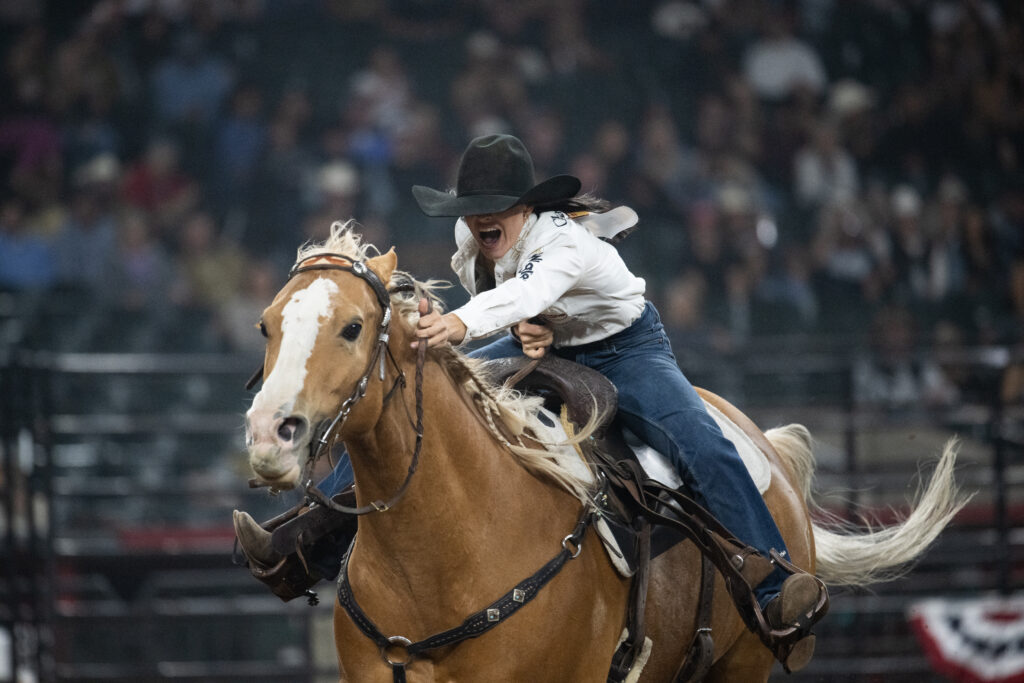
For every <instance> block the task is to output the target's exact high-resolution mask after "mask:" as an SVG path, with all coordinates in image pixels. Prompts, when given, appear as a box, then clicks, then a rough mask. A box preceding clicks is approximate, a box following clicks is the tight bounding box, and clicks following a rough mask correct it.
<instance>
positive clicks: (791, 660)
mask: <svg viewBox="0 0 1024 683" xmlns="http://www.w3.org/2000/svg"><path fill="white" fill-rule="evenodd" d="M772 559H773V560H774V561H775V563H776V564H777V565H778V566H780V567H782V568H783V569H785V570H786V571H789V572H790V576H788V577H787V578H786V580H785V581H783V583H782V588H781V589H780V590H779V594H778V595H777V596H775V597H774V598H772V600H771V602H769V603H768V604H767V605H765V607H764V609H763V610H762V613H763V615H764V619H765V622H766V623H767V625H768V628H769V630H770V631H769V633H768V634H767V635H768V637H769V639H770V641H771V643H772V644H771V645H770V647H771V649H772V652H773V653H774V654H775V657H776V658H777V659H778V660H779V661H780V662H781V663H782V665H783V667H784V668H785V669H786V671H787V672H788V673H792V672H794V671H799V670H800V669H802V668H804V667H805V666H807V664H808V662H810V661H811V657H812V656H813V655H814V645H815V636H814V634H813V633H811V627H812V626H814V624H816V623H817V622H818V621H820V620H821V618H822V617H824V616H825V614H826V613H828V607H829V602H828V589H826V588H825V584H824V583H822V582H821V580H820V579H818V578H816V577H814V576H812V575H811V574H808V573H807V572H804V571H803V570H801V569H799V568H798V567H796V566H795V565H793V564H792V563H790V562H787V561H786V560H785V559H783V558H781V557H780V556H778V555H777V554H776V553H775V552H774V551H773V553H772Z"/></svg>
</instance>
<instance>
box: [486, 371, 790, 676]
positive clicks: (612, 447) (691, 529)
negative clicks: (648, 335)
mask: <svg viewBox="0 0 1024 683" xmlns="http://www.w3.org/2000/svg"><path fill="white" fill-rule="evenodd" d="M531 366H532V367H531ZM484 371H485V372H486V373H487V374H488V375H489V376H490V377H491V378H492V380H494V381H495V382H498V383H505V382H507V381H510V380H511V381H512V382H513V383H514V388H516V389H519V390H521V391H524V392H526V393H531V394H534V395H539V396H541V397H543V399H544V406H545V408H547V409H549V410H551V411H552V412H554V413H555V414H558V413H559V411H560V410H561V407H562V406H563V405H564V406H565V409H566V415H567V417H568V418H569V420H570V421H571V422H572V423H573V424H575V425H576V426H580V425H584V424H587V423H588V421H589V420H590V417H591V415H593V414H595V412H596V414H597V415H598V416H599V425H598V427H597V430H596V431H595V433H594V435H593V439H592V441H591V443H590V446H589V447H588V448H585V449H584V451H585V452H584V455H585V457H586V458H587V459H588V461H589V464H590V465H591V466H592V467H594V468H595V469H596V470H597V471H598V472H599V475H598V476H599V480H600V481H601V482H602V485H603V488H602V491H601V492H600V493H599V494H598V495H597V496H595V499H596V503H597V506H598V509H597V510H596V511H595V514H597V515H599V516H601V517H603V518H604V519H605V520H606V521H609V522H610V524H609V527H610V528H611V529H612V530H613V531H614V532H615V534H616V537H617V540H618V541H619V546H620V548H622V549H623V550H624V551H625V552H626V553H630V550H631V551H632V552H631V553H630V554H631V555H632V557H630V558H629V563H630V565H631V566H635V567H636V571H635V574H634V578H633V582H632V589H631V599H630V603H631V604H630V612H629V617H628V622H629V626H628V631H629V634H628V635H627V637H626V638H625V639H624V641H623V643H622V645H621V646H620V648H619V650H618V651H617V652H616V655H615V657H614V658H613V666H612V672H611V673H610V674H609V680H624V679H625V677H626V675H628V670H629V668H630V667H631V666H632V664H633V662H634V661H636V658H637V657H638V654H639V651H640V649H641V648H642V647H643V644H644V638H645V634H644V631H643V624H644V612H645V600H646V594H647V584H648V578H649V565H650V561H651V560H652V559H653V558H654V557H656V556H657V555H658V554H660V553H662V552H664V551H666V550H668V549H669V548H671V547H672V546H674V545H675V544H677V543H679V542H681V541H682V540H685V539H689V540H690V541H693V543H694V545H695V546H696V547H697V549H698V550H700V552H701V562H702V571H701V589H700V595H701V597H700V598H699V600H698V602H699V604H698V614H697V623H698V629H697V633H696V635H695V636H694V640H693V642H692V643H691V644H690V649H689V655H688V657H687V660H686V661H685V662H684V664H683V666H682V667H681V668H680V670H679V672H677V675H676V678H675V680H676V681H691V680H700V679H701V678H702V677H703V676H704V674H706V672H707V670H708V668H709V667H710V665H711V661H712V658H713V655H712V653H713V644H712V642H711V636H710V628H709V626H710V620H711V606H712V596H713V587H714V573H715V570H717V571H718V573H720V574H721V575H722V577H723V579H724V581H725V587H726V589H727V591H728V593H729V594H730V597H731V598H732V600H733V603H734V604H735V605H736V607H737V610H738V612H739V614H740V616H741V617H742V618H743V620H744V622H745V623H746V625H747V627H748V628H749V629H750V630H751V631H752V632H754V633H755V634H757V635H758V636H759V637H760V638H761V640H762V642H763V643H764V644H765V645H766V646H767V647H768V648H769V649H771V650H772V651H773V652H774V653H775V654H776V656H777V657H778V658H779V659H780V661H783V662H785V661H786V657H788V653H789V651H790V650H791V649H792V647H793V646H794V645H795V644H796V643H797V642H798V641H799V640H800V639H802V638H803V637H805V636H806V635H807V633H806V632H805V631H804V630H803V629H801V630H794V631H792V632H787V633H780V632H778V631H772V629H771V627H770V626H769V625H768V623H767V622H766V621H765V618H764V615H763V614H762V612H761V609H760V608H759V607H758V606H757V602H756V599H755V598H754V594H753V587H754V586H757V585H758V584H759V583H760V582H761V581H762V580H763V579H764V578H765V577H767V576H768V574H770V573H771V572H772V571H773V569H774V566H773V562H774V563H776V564H778V565H780V566H782V567H783V568H784V569H786V570H787V571H789V572H791V573H792V572H795V571H798V570H797V568H796V567H794V566H793V565H791V564H789V562H788V561H787V560H785V558H783V557H781V556H779V555H778V554H777V553H774V552H773V554H772V558H771V559H769V558H766V557H763V556H762V555H761V554H760V553H758V552H757V551H756V550H755V549H754V548H752V547H750V546H748V545H746V544H745V543H743V542H741V541H740V540H738V539H737V538H735V537H734V536H733V535H732V534H731V533H730V532H729V531H728V530H727V529H726V528H725V527H724V526H723V525H722V524H721V523H720V522H719V521H718V520H717V519H716V518H715V517H714V516H712V515H711V514H710V513H709V512H708V511H707V510H705V509H704V508H703V507H702V506H700V505H699V504H697V503H696V502H695V501H694V500H693V499H692V498H691V497H689V496H688V495H687V493H686V492H685V491H682V490H680V489H677V488H674V487H669V486H666V485H664V484H662V483H661V482H657V481H654V480H652V479H650V478H649V477H648V475H647V474H646V472H645V471H644V469H643V467H642V466H641V465H640V463H639V462H638V460H637V458H636V455H635V454H634V452H633V450H632V448H630V445H629V443H628V442H627V438H626V435H625V434H624V433H623V426H622V425H620V424H619V422H618V421H617V420H616V417H615V412H616V405H617V399H618V392H617V390H616V389H615V386H614V385H613V384H612V383H611V381H609V380H608V379H607V378H605V377H604V376H603V375H601V374H600V373H599V372H597V371H595V370H592V369H590V368H587V367H585V366H582V365H579V364H577V363H573V362H571V361H568V360H564V359H562V358H558V357H557V356H554V355H551V354H547V355H545V356H544V357H543V358H542V359H541V360H540V362H536V361H531V360H530V359H528V358H526V357H525V356H519V357H516V358H502V359H496V360H492V361H488V362H487V363H485V364H484ZM787 670H788V669H787ZM616 674H617V675H616Z"/></svg>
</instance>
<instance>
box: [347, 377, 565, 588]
mask: <svg viewBox="0 0 1024 683" xmlns="http://www.w3.org/2000/svg"><path fill="white" fill-rule="evenodd" d="M407 374H409V376H410V377H411V376H412V375H411V373H407ZM424 374H425V376H424V383H423V385H424V399H423V427H424V437H423V447H422V453H421V457H420V462H419V468H418V470H417V471H416V473H415V474H414V475H413V477H412V481H411V483H410V485H409V488H408V490H407V492H406V494H405V496H404V497H403V498H402V499H401V500H400V501H399V502H398V503H397V504H396V505H395V506H394V507H393V508H392V509H390V510H388V511H387V512H384V513H374V514H370V515H367V516H364V517H362V518H361V519H360V522H359V535H358V540H357V542H356V550H355V551H354V554H353V558H352V563H353V565H356V564H357V558H358V560H359V561H361V562H363V563H366V564H368V565H371V566H372V567H373V569H372V571H374V572H382V573H384V574H390V575H391V579H392V580H393V581H394V582H396V583H397V584H405V585H410V586H413V585H416V586H417V588H418V589H420V590H422V589H424V587H427V588H429V587H430V586H431V585H432V584H440V583H441V582H444V581H451V580H452V577H453V576H458V575H459V568H466V567H480V566H481V565H485V566H486V565H500V563H508V562H514V563H515V564H516V565H518V564H521V563H522V557H523V556H524V551H523V547H522V545H523V543H526V544H529V545H535V543H534V542H535V541H536V540H537V533H538V532H539V531H541V530H544V531H547V530H551V533H552V534H553V536H552V543H551V544H550V546H545V550H544V553H543V554H553V553H554V550H557V547H558V546H557V544H558V540H559V539H560V538H561V537H562V536H563V535H564V534H566V533H568V532H569V531H570V530H571V522H572V521H573V520H574V515H575V514H576V511H577V510H578V503H576V501H575V500H574V499H573V498H572V496H570V495H569V494H568V493H565V492H564V491H561V490H558V489H556V488H555V487H554V486H553V485H551V484H549V483H547V482H543V481H541V480H539V479H536V478H535V477H534V476H533V475H531V474H529V473H528V472H527V471H526V470H524V469H523V468H522V466H520V465H519V464H518V463H517V462H516V460H515V458H514V456H512V454H511V453H509V452H507V450H506V449H505V448H504V447H503V446H501V445H500V444H499V443H498V442H497V441H496V440H495V438H494V437H493V436H492V435H491V434H490V432H489V431H488V429H487V428H486V427H485V426H484V424H483V421H482V420H481V419H480V417H479V416H478V415H476V414H475V412H474V410H473V408H471V407H470V405H469V404H468V399H467V398H466V397H464V395H463V394H462V392H460V391H459V390H458V389H457V388H456V387H454V386H453V385H452V383H451V381H450V379H449V378H448V377H447V375H446V374H445V373H444V372H443V371H442V369H441V368H440V367H438V366H437V365H436V364H435V363H433V362H428V363H427V366H426V368H425V369H424ZM412 393H413V392H411V391H406V392H405V395H404V400H405V402H406V405H405V406H403V405H402V399H399V397H398V396H397V395H396V397H395V398H394V399H393V400H392V401H391V402H390V403H389V405H388V406H386V407H385V410H384V411H383V414H382V416H381V419H380V420H379V421H378V422H377V425H376V426H375V428H374V429H373V430H372V431H371V432H370V433H369V434H367V435H365V436H364V437H363V438H357V439H354V440H350V442H347V443H348V445H349V448H350V451H351V455H352V463H353V467H354V468H355V474H356V482H357V485H356V489H357V496H358V497H359V503H360V504H361V505H363V504H366V503H367V502H369V501H370V500H377V499H381V500H387V498H388V497H390V496H391V495H392V494H393V493H394V491H395V490H396V489H397V487H398V486H400V485H401V482H402V481H403V480H404V479H405V476H406V472H407V469H408V467H409V462H410V458H411V456H412V452H413V448H414V444H415V436H414V433H413V429H412V426H411V425H410V420H409V416H410V415H412V416H415V403H414V401H413V399H412ZM406 411H408V413H407V412H406ZM556 526H557V527H558V528H557V529H554V527H556ZM561 526H565V527H566V529H565V530H564V531H562V530H561ZM559 532H561V533H559ZM555 535H557V538H555V537H554V536H555ZM549 551H550V552H549ZM525 556H526V557H527V558H528V559H526V560H525V561H526V563H535V562H536V561H537V558H533V557H529V556H530V553H528V552H527V553H525ZM538 557H540V556H538ZM540 564H542V562H541V563H539V564H537V566H538V567H539V566H540ZM364 566H365V565H364ZM533 569H536V567H533ZM533 569H531V570H530V571H533ZM516 571H519V570H518V569H516ZM524 575H525V574H524ZM520 578H521V577H520Z"/></svg>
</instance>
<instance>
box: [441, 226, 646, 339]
mask: <svg viewBox="0 0 1024 683" xmlns="http://www.w3.org/2000/svg"><path fill="white" fill-rule="evenodd" d="M455 241H456V244H457V245H458V250H457V251H456V252H455V255H454V256H453V257H452V270H454V271H455V273H456V274H457V275H458V277H459V280H460V282H462V286H463V287H465V288H466V291H468V292H469V294H470V296H471V297H472V298H471V299H470V301H469V302H468V303H467V304H466V305H464V306H462V307H460V308H457V309H456V310H455V311H453V312H454V313H455V315H457V316H458V317H459V319H460V320H462V322H463V323H464V324H465V325H466V341H469V340H471V339H480V338H481V337H487V336H490V335H492V334H494V333H496V332H499V331H501V330H505V329H507V328H509V327H511V326H512V325H514V324H516V323H518V322H520V321H523V320H526V319H528V318H532V317H533V316H536V315H540V314H543V315H544V316H545V318H546V319H547V321H548V323H549V324H550V325H551V326H552V329H553V331H554V337H555V340H554V344H555V346H556V347H562V346H578V345H580V344H587V343H590V342H595V341H600V340H601V339H605V338H606V337H609V336H611V335H613V334H615V333H616V332H620V331H622V330H624V329H626V328H627V327H629V326H630V325H631V324H632V323H633V322H634V321H635V320H636V319H637V318H639V317H640V314H641V313H642V312H643V308H644V290H645V283H644V280H643V279H642V278H639V277H636V276H635V275H633V273H631V272H630V271H629V268H628V267H627V266H626V264H625V263H624V262H623V260H622V257H621V256H620V255H619V252H618V251H617V250H616V249H615V247H613V246H612V245H610V244H608V243H607V242H604V241H602V240H600V239H598V238H597V237H595V236H594V235H592V234H591V233H590V232H589V231H588V230H587V229H586V228H584V227H583V226H581V225H580V224H579V223H577V222H576V221H574V220H572V219H571V218H569V217H568V216H566V215H565V214H564V213H562V212H560V211H548V212H545V213H542V214H540V215H537V214H531V215H530V217H529V218H528V219H527V220H526V223H525V224H524V225H523V230H522V232H521V233H520V235H519V239H518V240H517V241H516V243H515V245H513V247H512V248H511V249H509V251H508V253H506V254H505V255H504V256H503V257H501V258H500V259H498V261H497V262H496V263H495V264H494V287H493V288H487V287H488V285H487V284H484V281H485V280H484V278H481V277H479V275H480V273H481V272H482V270H481V271H478V270H477V267H476V265H477V264H476V262H477V256H478V254H479V248H478V246H477V243H476V240H474V239H473V234H472V232H471V231H470V229H469V226H467V225H466V223H465V221H463V220H462V219H461V218H460V219H458V221H457V222H456V223H455ZM488 284H489V283H488Z"/></svg>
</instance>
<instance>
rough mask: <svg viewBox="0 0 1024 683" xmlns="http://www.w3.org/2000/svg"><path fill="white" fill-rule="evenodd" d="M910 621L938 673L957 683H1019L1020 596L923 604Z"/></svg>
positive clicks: (1023, 674) (1022, 668) (1022, 670)
mask: <svg viewBox="0 0 1024 683" xmlns="http://www.w3.org/2000/svg"><path fill="white" fill-rule="evenodd" d="M909 617H910V623H911V624H912V626H913V627H914V631H915V633H916V634H917V637H918V640H919V641H920V642H921V646H922V647H923V648H924V650H925V652H926V653H927V655H928V659H929V661H930V662H931V664H932V666H933V667H934V669H935V670H936V671H937V672H938V673H940V674H943V675H945V676H948V677H949V678H950V679H951V680H954V681H958V682H960V683H1024V595H999V596H995V595H994V596H986V597H982V598H975V599H970V600H947V599H941V598H939V599H932V600H924V601H922V602H918V603H916V604H914V605H912V606H911V608H910V613H909Z"/></svg>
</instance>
